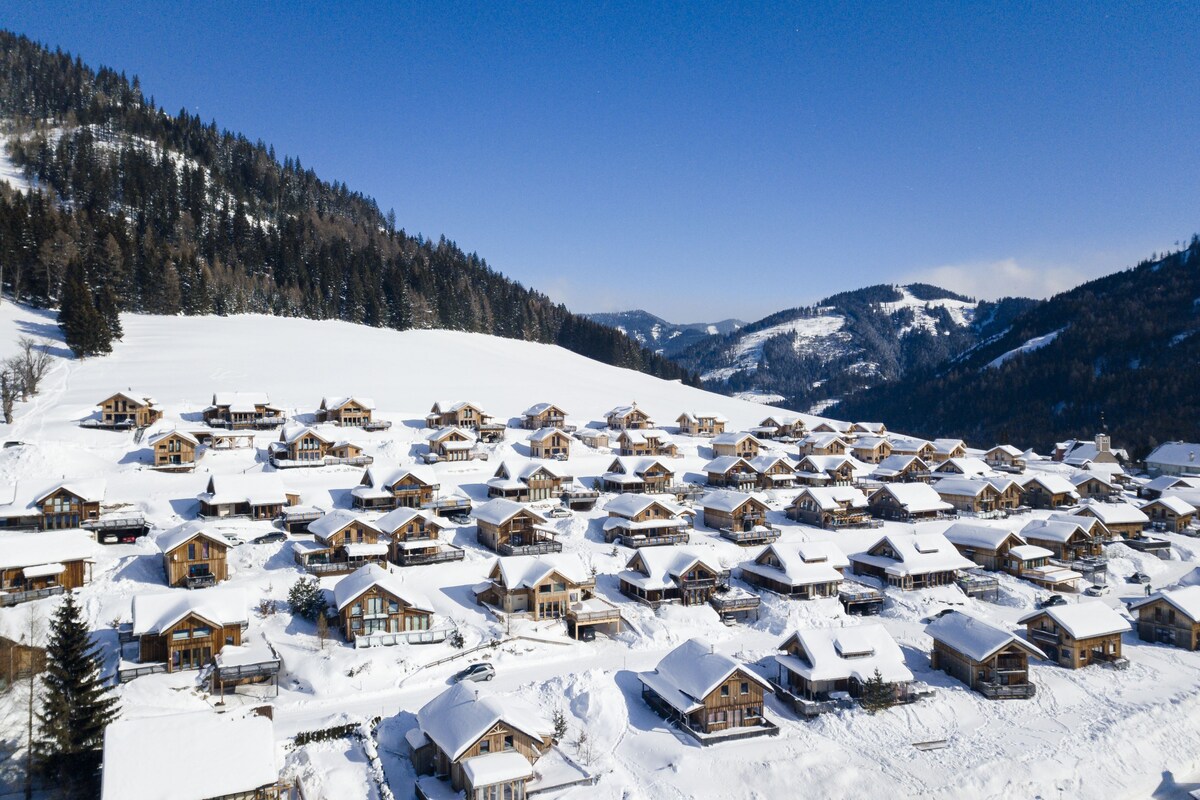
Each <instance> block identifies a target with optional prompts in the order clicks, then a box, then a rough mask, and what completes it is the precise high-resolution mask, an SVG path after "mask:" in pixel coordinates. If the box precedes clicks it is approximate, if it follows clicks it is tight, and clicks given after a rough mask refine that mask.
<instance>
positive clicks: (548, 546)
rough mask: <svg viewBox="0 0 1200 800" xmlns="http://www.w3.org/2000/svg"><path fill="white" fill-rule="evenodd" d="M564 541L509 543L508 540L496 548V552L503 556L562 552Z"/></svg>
mask: <svg viewBox="0 0 1200 800" xmlns="http://www.w3.org/2000/svg"><path fill="white" fill-rule="evenodd" d="M562 549H563V547H562V542H556V541H548V542H534V543H533V544H516V545H514V544H508V543H507V542H506V543H504V544H502V545H500V546H499V547H497V548H496V552H497V553H499V554H500V555H502V556H540V555H545V554H546V553H561V552H562Z"/></svg>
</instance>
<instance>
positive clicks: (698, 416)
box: [676, 411, 729, 422]
mask: <svg viewBox="0 0 1200 800" xmlns="http://www.w3.org/2000/svg"><path fill="white" fill-rule="evenodd" d="M685 417H686V418H687V419H688V421H690V422H699V421H700V420H702V419H711V420H712V421H713V422H729V420H728V419H726V418H725V417H724V415H722V414H718V413H717V412H715V411H685V412H683V413H682V414H680V415H679V416H678V417H676V419H677V420H679V419H683V418H685Z"/></svg>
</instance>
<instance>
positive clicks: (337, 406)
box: [316, 396, 391, 429]
mask: <svg viewBox="0 0 1200 800" xmlns="http://www.w3.org/2000/svg"><path fill="white" fill-rule="evenodd" d="M316 421H317V422H328V423H330V424H332V425H341V426H343V427H352V428H368V429H379V428H380V427H383V426H386V427H390V426H391V423H384V424H383V425H382V426H381V425H380V424H379V423H378V422H377V421H376V420H375V401H374V400H372V399H371V398H369V397H361V396H358V397H355V396H349V397H337V396H326V397H322V398H321V406H320V407H319V408H318V409H317V413H316Z"/></svg>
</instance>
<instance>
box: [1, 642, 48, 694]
mask: <svg viewBox="0 0 1200 800" xmlns="http://www.w3.org/2000/svg"><path fill="white" fill-rule="evenodd" d="M45 669H46V651H45V649H43V648H41V647H32V646H30V645H27V644H23V643H22V642H15V641H13V640H12V639H8V638H6V637H4V636H0V692H2V691H5V690H7V689H8V688H9V687H10V686H12V685H13V684H14V683H17V682H18V681H23V680H27V679H28V678H29V677H30V676H32V675H39V674H41V673H42V672H43V671H44V670H45Z"/></svg>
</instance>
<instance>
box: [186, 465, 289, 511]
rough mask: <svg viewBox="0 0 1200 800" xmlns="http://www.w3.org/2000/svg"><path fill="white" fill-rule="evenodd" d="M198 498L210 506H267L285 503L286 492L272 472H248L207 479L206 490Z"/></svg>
mask: <svg viewBox="0 0 1200 800" xmlns="http://www.w3.org/2000/svg"><path fill="white" fill-rule="evenodd" d="M200 497H201V499H203V500H206V501H207V502H208V503H210V504H212V505H227V504H230V503H234V504H236V503H249V504H250V505H252V506H269V505H276V504H280V503H286V502H287V490H286V489H285V488H284V487H283V481H282V480H280V478H279V476H278V475H277V474H275V473H273V472H248V473H239V474H236V475H213V476H212V477H211V478H209V479H208V490H207V491H206V492H205V493H204V494H202V495H200Z"/></svg>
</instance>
